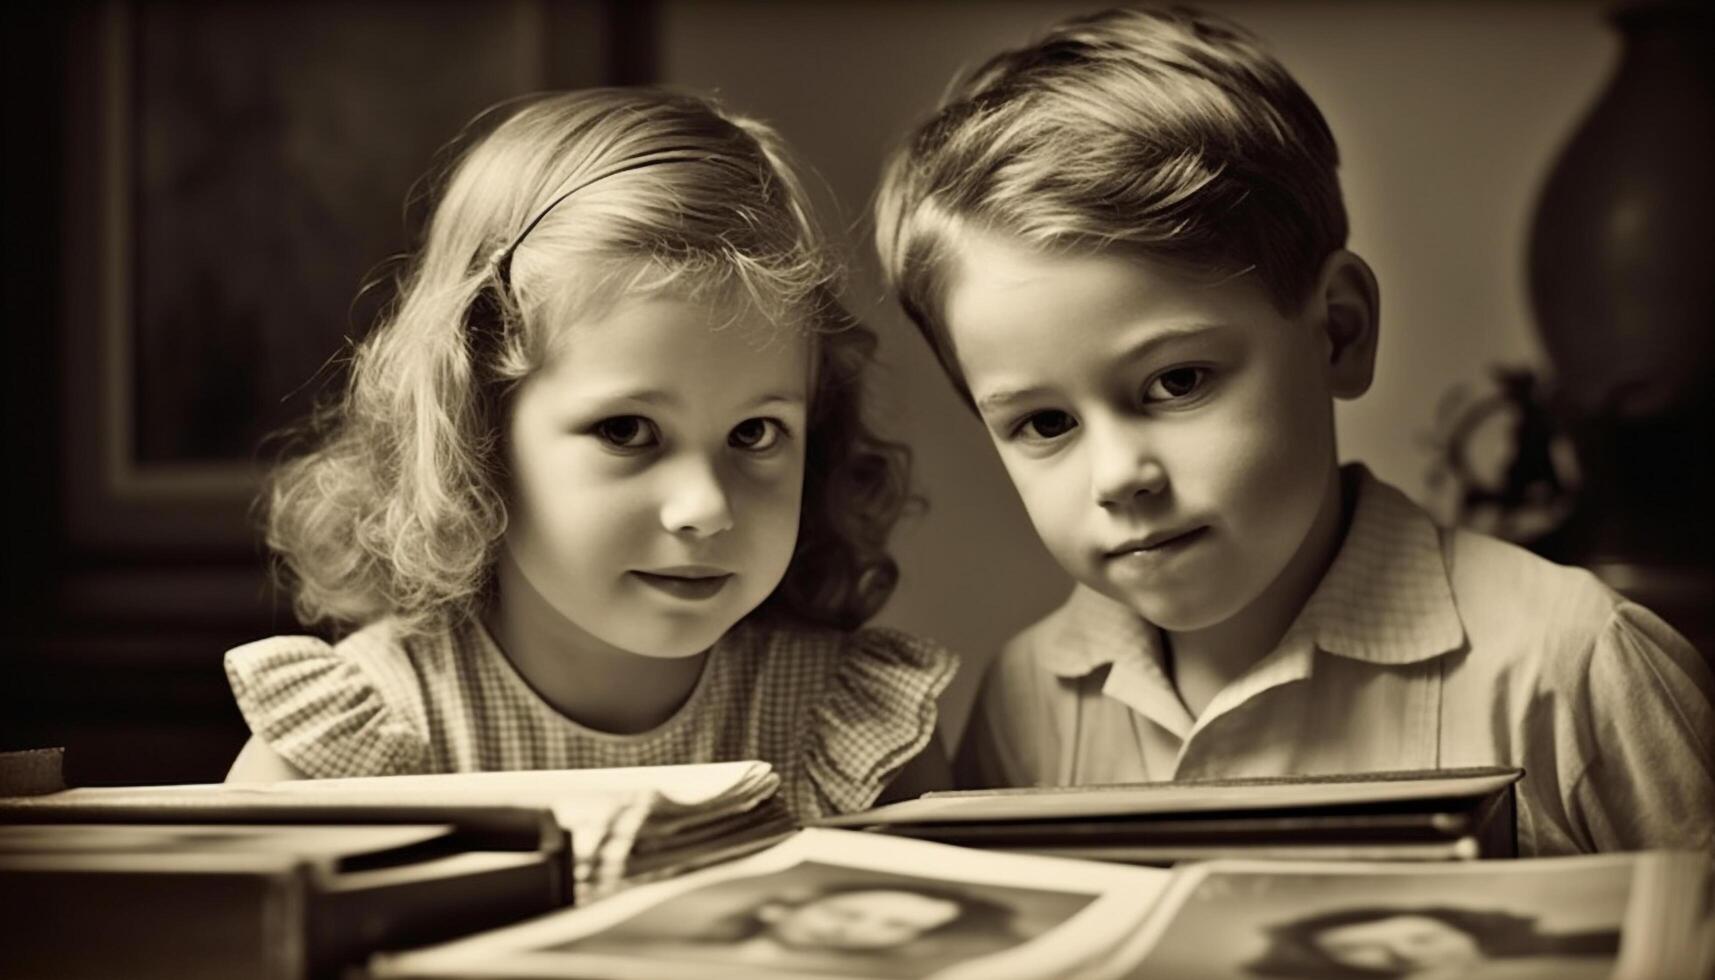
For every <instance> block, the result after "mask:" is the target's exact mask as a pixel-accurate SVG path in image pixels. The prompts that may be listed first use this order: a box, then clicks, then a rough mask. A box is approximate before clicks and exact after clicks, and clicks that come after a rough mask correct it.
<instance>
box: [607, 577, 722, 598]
mask: <svg viewBox="0 0 1715 980" xmlns="http://www.w3.org/2000/svg"><path fill="white" fill-rule="evenodd" d="M695 571H696V572H699V573H700V574H684V573H683V572H682V571H681V570H680V569H673V570H672V573H669V572H666V571H661V572H644V571H633V572H632V573H631V574H632V575H634V576H636V577H637V580H638V581H640V582H642V583H643V584H645V585H647V586H649V587H651V588H653V589H655V590H657V591H659V592H665V593H666V594H667V595H670V596H672V597H673V598H675V599H690V600H697V599H708V598H711V597H712V596H714V595H715V594H716V593H718V592H720V591H721V589H723V588H725V587H726V584H727V582H728V581H730V580H731V579H732V573H731V572H720V571H715V570H713V569H696V570H695ZM674 573H677V574H674Z"/></svg>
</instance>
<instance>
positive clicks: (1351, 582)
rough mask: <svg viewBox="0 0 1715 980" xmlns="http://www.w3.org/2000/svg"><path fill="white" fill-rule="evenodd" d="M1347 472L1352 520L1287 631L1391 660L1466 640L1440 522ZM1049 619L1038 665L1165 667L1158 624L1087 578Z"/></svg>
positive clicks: (1079, 670) (1364, 472) (1360, 473)
mask: <svg viewBox="0 0 1715 980" xmlns="http://www.w3.org/2000/svg"><path fill="white" fill-rule="evenodd" d="M1343 470H1344V472H1343V473H1342V475H1343V476H1345V477H1346V478H1347V481H1348V482H1347V486H1349V487H1351V488H1353V492H1354V493H1355V495H1356V497H1357V501H1356V506H1355V507H1354V509H1353V513H1352V523H1351V527H1350V528H1348V529H1347V531H1346V538H1345V540H1344V541H1343V542H1342V543H1341V545H1340V550H1339V552H1338V553H1337V554H1336V555H1335V556H1334V561H1333V564H1331V565H1330V566H1329V567H1328V571H1327V573H1326V574H1324V575H1323V576H1322V581H1321V582H1320V583H1319V584H1318V585H1317V586H1316V591H1314V592H1312V593H1311V595H1310V599H1309V601H1308V602H1306V603H1305V604H1304V608H1303V610H1302V611H1300V612H1299V614H1298V618H1297V619H1296V620H1295V621H1294V622H1293V624H1292V626H1291V627H1290V628H1289V629H1288V630H1287V633H1286V638H1288V639H1290V638H1292V637H1294V636H1295V635H1297V636H1303V635H1305V634H1308V635H1310V636H1312V637H1314V639H1315V645H1316V648H1317V649H1320V650H1323V651H1325V652H1327V653H1331V654H1334V655H1336V656H1341V657H1347V658H1349V659H1352V660H1362V661H1367V662H1369V663H1375V664H1389V665H1397V664H1410V663H1417V662H1419V661H1423V660H1428V659H1430V658H1432V657H1437V656H1440V655H1441V654H1444V653H1448V652H1451V651H1453V650H1457V649H1459V648H1461V647H1462V646H1464V643H1465V627H1464V624H1463V623H1462V622H1461V621H1460V619H1459V610H1458V607H1457V606H1456V605H1455V603H1454V601H1453V586H1452V583H1451V582H1450V581H1449V579H1448V570H1447V563H1446V559H1445V557H1444V556H1443V554H1442V550H1441V531H1440V529H1439V528H1437V527H1436V526H1435V523H1434V521H1432V520H1431V519H1430V518H1429V515H1428V514H1426V513H1424V511H1423V510H1422V509H1421V508H1419V507H1418V506H1417V505H1416V504H1414V503H1412V502H1411V501H1410V500H1409V499H1408V498H1407V497H1406V496H1405V495H1404V494H1403V493H1400V492H1399V491H1398V490H1396V489H1394V488H1393V487H1391V486H1389V485H1388V484H1386V483H1383V482H1382V481H1380V480H1378V479H1376V478H1375V477H1374V476H1372V475H1371V474H1370V472H1369V470H1368V469H1366V468H1365V467H1364V466H1363V465H1362V464H1357V463H1354V464H1351V465H1349V466H1347V467H1344V468H1343ZM1055 618H1056V619H1057V620H1058V621H1059V622H1058V624H1057V625H1058V629H1056V630H1055V631H1054V633H1053V634H1051V642H1049V643H1047V644H1045V645H1044V646H1043V647H1042V648H1041V652H1040V658H1041V659H1040V663H1041V664H1042V665H1043V667H1045V668H1046V669H1047V670H1049V671H1050V672H1051V673H1053V674H1055V675H1057V676H1060V677H1082V676H1084V675H1086V674H1089V673H1091V672H1093V671H1095V670H1096V669H1097V668H1100V667H1103V666H1107V665H1110V664H1112V663H1114V662H1115V661H1116V660H1119V659H1121V658H1122V657H1126V656H1131V655H1136V654H1141V655H1142V656H1143V658H1144V659H1146V660H1149V661H1153V662H1154V663H1155V664H1157V665H1158V666H1162V665H1164V662H1165V655H1164V654H1165V648H1164V647H1163V645H1162V641H1161V633H1160V631H1159V630H1158V629H1156V627H1155V626H1154V625H1152V624H1150V623H1149V622H1147V621H1145V620H1144V619H1143V618H1141V617H1140V616H1138V615H1137V614H1136V613H1134V612H1132V611H1131V610H1130V609H1129V608H1127V607H1126V606H1124V605H1122V604H1120V603H1119V602H1117V601H1115V600H1113V599H1110V598H1108V597H1107V596H1105V595H1102V594H1101V593H1099V592H1096V591H1095V590H1094V589H1091V588H1089V587H1088V586H1084V585H1079V586H1078V587H1077V588H1076V589H1074V590H1073V592H1072V595H1071V597H1070V598H1068V599H1067V600H1066V603H1065V604H1064V605H1062V606H1061V607H1060V609H1059V610H1058V611H1057V612H1056V613H1055ZM1282 642H1283V643H1284V642H1286V641H1285V639H1283V641H1282Z"/></svg>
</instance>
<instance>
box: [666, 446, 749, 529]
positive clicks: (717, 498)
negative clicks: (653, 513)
mask: <svg viewBox="0 0 1715 980" xmlns="http://www.w3.org/2000/svg"><path fill="white" fill-rule="evenodd" d="M662 476H663V479H664V481H665V490H664V492H663V493H662V499H661V526H662V527H664V528H666V529H667V530H668V531H669V532H671V533H673V534H688V535H692V536H693V537H699V538H706V537H712V536H714V535H716V534H719V533H721V532H722V531H730V530H732V526H733V516H732V501H731V500H729V499H728V496H727V491H726V487H725V486H723V485H722V482H721V478H720V474H719V473H717V472H716V471H715V467H714V466H713V465H711V463H710V462H709V461H708V460H704V459H695V460H687V461H686V463H685V465H683V466H677V467H673V468H672V469H671V470H670V471H669V472H666V473H663V474H662Z"/></svg>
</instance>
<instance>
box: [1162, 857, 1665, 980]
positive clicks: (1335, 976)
mask: <svg viewBox="0 0 1715 980" xmlns="http://www.w3.org/2000/svg"><path fill="white" fill-rule="evenodd" d="M1634 877H1635V868H1634V867H1633V866H1632V865H1631V864H1630V863H1627V862H1622V861H1609V862H1597V863H1589V864H1583V865H1576V864H1574V865H1572V866H1564V865H1563V866H1559V867H1541V866H1531V865H1526V866H1523V867H1517V866H1511V865H1502V864H1492V865H1466V866H1462V867H1461V866H1457V865H1455V866H1453V867H1452V868H1448V867H1446V866H1441V867H1436V866H1426V867H1424V868H1420V869H1419V868H1407V867H1401V866H1398V865H1395V866H1392V867H1390V868H1388V869H1386V870H1375V869H1363V868H1362V866H1353V867H1348V868H1342V867H1341V866H1339V865H1332V864H1330V865H1323V866H1321V867H1318V868H1315V869H1310V868H1305V867H1303V866H1284V867H1268V866H1252V867H1250V868H1247V869H1244V870H1238V869H1234V870H1227V869H1226V868H1224V867H1221V866H1219V865H1217V866H1213V867H1210V868H1209V869H1207V873H1206V874H1202V875H1199V876H1197V878H1196V879H1195V883H1194V884H1193V885H1188V886H1187V887H1186V890H1185V891H1182V892H1180V893H1179V894H1180V895H1181V896H1182V898H1181V901H1180V902H1179V904H1178V906H1177V908H1175V909H1173V911H1172V913H1171V915H1166V914H1164V915H1163V917H1162V918H1161V919H1160V920H1159V921H1158V922H1157V923H1156V924H1155V928H1154V929H1153V930H1152V931H1153V932H1154V933H1155V934H1156V935H1158V936H1159V940H1158V941H1157V942H1156V943H1155V944H1154V947H1153V948H1152V949H1151V950H1150V951H1149V953H1148V955H1147V956H1145V957H1144V958H1143V960H1142V961H1141V962H1140V963H1138V964H1137V965H1136V966H1135V967H1134V968H1133V969H1132V971H1131V972H1130V973H1129V974H1128V976H1130V977H1133V978H1144V977H1175V978H1185V980H1196V978H1217V977H1252V978H1289V977H1299V978H1328V980H1359V978H1366V977H1376V978H1384V977H1385V978H1398V980H1432V978H1451V977H1468V978H1471V980H1482V978H1496V980H1499V978H1517V980H1525V978H1535V980H1584V978H1590V980H1594V978H1602V977H1608V976H1610V975H1612V973H1613V971H1614V967H1615V963H1616V958H1617V956H1618V953H1619V949H1620V938H1621V933H1622V929H1623V927H1624V925H1625V923H1626V918H1627V911H1628V908H1629V907H1630V905H1631V902H1632V893H1633V885H1634ZM1164 904H1166V903H1164Z"/></svg>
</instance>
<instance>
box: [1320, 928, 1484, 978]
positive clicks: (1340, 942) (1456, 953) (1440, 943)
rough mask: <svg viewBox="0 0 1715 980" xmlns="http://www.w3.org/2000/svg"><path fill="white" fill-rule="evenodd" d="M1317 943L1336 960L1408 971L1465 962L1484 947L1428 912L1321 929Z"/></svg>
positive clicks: (1479, 955)
mask: <svg viewBox="0 0 1715 980" xmlns="http://www.w3.org/2000/svg"><path fill="white" fill-rule="evenodd" d="M1316 945H1317V946H1318V947H1320V948H1321V950H1322V952H1323V953H1324V954H1326V955H1327V956H1328V958H1329V959H1332V960H1333V961H1334V962H1336V963H1340V964H1342V965H1344V966H1350V967H1357V968H1359V969H1367V970H1389V971H1396V972H1401V973H1413V972H1418V971H1423V970H1437V971H1439V970H1446V969H1450V968H1454V967H1468V966H1472V965H1474V964H1476V963H1480V962H1482V960H1483V951H1482V949H1481V947H1479V946H1478V945H1477V943H1476V940H1474V939H1472V938H1471V937H1470V936H1469V935H1467V934H1466V933H1465V932H1464V931H1463V930H1461V929H1456V928H1454V927H1453V926H1450V925H1448V924H1447V923H1445V922H1442V921H1441V920H1440V919H1436V918H1432V917H1430V916H1427V915H1394V916H1389V917H1388V918H1385V919H1377V920H1376V921H1374V922H1358V923H1354V924H1352V925H1347V926H1336V927H1334V928H1332V929H1326V930H1324V931H1323V932H1322V933H1321V934H1319V935H1318V936H1317V937H1316Z"/></svg>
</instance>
